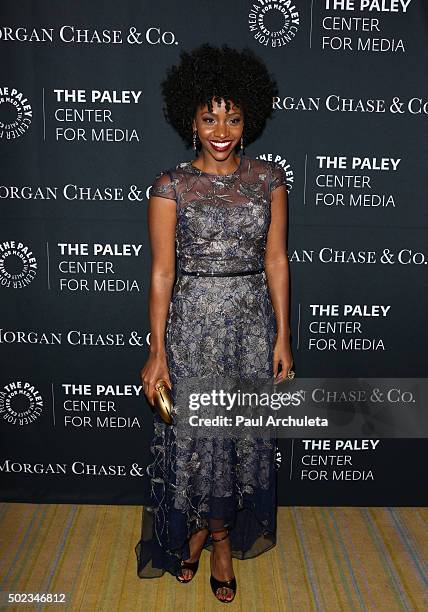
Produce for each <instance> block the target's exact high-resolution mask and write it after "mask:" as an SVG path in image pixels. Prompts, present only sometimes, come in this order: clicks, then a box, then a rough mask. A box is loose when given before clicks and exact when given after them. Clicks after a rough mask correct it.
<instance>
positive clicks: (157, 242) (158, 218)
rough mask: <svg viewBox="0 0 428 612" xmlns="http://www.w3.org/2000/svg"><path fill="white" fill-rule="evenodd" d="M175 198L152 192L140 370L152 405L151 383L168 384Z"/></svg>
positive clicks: (152, 384) (152, 386) (173, 273)
mask: <svg viewBox="0 0 428 612" xmlns="http://www.w3.org/2000/svg"><path fill="white" fill-rule="evenodd" d="M176 222H177V219H176V203H175V200H172V199H169V198H164V197H159V196H151V197H150V199H149V206H148V228H149V241H150V249H151V256H152V257H151V259H152V261H151V268H150V288H149V321H150V354H149V358H148V360H147V362H146V364H145V365H144V367H143V369H142V370H141V379H142V382H143V386H144V393H145V394H146V396H147V399H148V400H149V402H150V404H152V405H153V392H154V385H155V383H156V381H157V380H158V379H159V378H163V379H164V380H165V381H166V382H167V383H168V384H169V386H170V388H171V380H170V377H169V372H168V365H167V359H166V349H165V331H166V321H167V316H168V309H169V303H170V300H171V294H172V288H173V285H174V279H175V227H176Z"/></svg>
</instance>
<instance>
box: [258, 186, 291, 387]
mask: <svg viewBox="0 0 428 612" xmlns="http://www.w3.org/2000/svg"><path fill="white" fill-rule="evenodd" d="M287 208H288V198H287V189H286V187H285V185H280V186H279V187H277V188H276V189H274V190H273V191H272V200H271V223H270V227H269V232H268V236H267V242H266V251H265V271H266V279H267V283H268V286H269V293H270V296H271V300H272V306H273V308H274V311H275V318H276V323H277V331H278V333H277V338H276V343H275V350H274V363H273V366H274V376H275V377H277V376H278V364H279V363H280V362H281V366H282V372H281V374H280V377H279V380H283V379H284V378H285V376H286V375H287V372H288V370H289V369H290V368H291V366H292V363H293V358H292V356H291V349H290V320H289V263H288V253H287V246H286V234H287Z"/></svg>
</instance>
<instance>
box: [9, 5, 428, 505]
mask: <svg viewBox="0 0 428 612" xmlns="http://www.w3.org/2000/svg"><path fill="white" fill-rule="evenodd" d="M0 10H1V20H0V57H1V63H0V72H1V78H0V146H1V165H0V173H1V175H0V205H1V212H0V215H1V223H0V296H1V299H0V304H1V306H0V308H1V322H0V351H1V380H0V433H1V449H0V477H1V499H2V500H3V501H32V502H70V503H71V502H73V503H112V504H140V503H145V502H146V501H147V499H148V492H149V482H148V476H147V475H146V472H145V468H146V466H147V464H148V463H149V462H150V461H151V456H150V449H149V445H150V440H151V437H152V432H153V425H152V413H151V410H150V408H149V405H148V403H147V402H146V400H145V398H144V394H143V392H142V388H141V386H140V379H139V372H140V370H141V368H142V367H143V365H144V363H145V361H146V358H147V356H148V343H149V340H150V338H149V324H148V314H147V298H148V286H149V270H150V251H149V243H148V232H147V227H146V223H147V203H148V190H149V188H150V185H151V183H152V182H153V180H154V177H155V175H156V174H157V173H158V172H159V171H160V170H164V169H166V168H169V167H171V166H173V165H175V164H177V163H178V162H181V161H187V160H190V159H192V158H193V156H194V154H193V151H192V150H189V149H186V148H185V147H184V144H183V143H182V142H181V140H180V139H179V137H178V135H177V134H176V133H175V132H174V131H173V130H172V128H171V127H170V126H169V125H168V124H167V123H166V122H165V120H164V117H163V111H162V106H163V101H162V98H161V94H160V88H159V85H160V82H161V80H162V78H163V76H164V73H165V70H166V68H167V67H168V66H170V65H171V64H173V63H176V62H177V61H178V59H179V53H180V51H181V50H182V49H186V50H190V49H192V48H193V47H195V46H197V45H199V44H202V43H204V42H210V43H211V44H215V45H221V44H223V43H228V44H229V45H231V46H236V47H238V48H242V47H244V46H249V47H251V48H252V49H253V50H254V51H255V52H257V53H258V54H259V55H260V56H261V57H262V58H263V59H264V60H265V61H266V63H267V65H268V67H269V70H270V71H271V72H272V73H273V74H274V75H275V76H276V78H277V81H278V85H279V90H280V95H279V96H278V98H277V99H275V100H273V105H274V116H273V118H272V119H271V120H270V121H269V122H268V125H267V128H266V130H265V132H264V134H263V136H262V138H260V139H259V140H258V141H257V142H256V143H253V145H251V146H250V147H248V148H247V149H246V151H245V152H246V154H247V155H250V156H254V157H260V158H263V159H268V160H275V161H277V162H278V163H280V164H281V165H282V166H283V168H284V169H285V170H286V172H287V175H288V192H289V236H288V252H289V258H290V268H291V324H292V343H293V356H294V360H295V369H296V374H297V376H301V377H339V378H340V377H355V378H359V377H361V378H365V377H390V378H394V377H400V378H406V377H425V376H426V374H427V356H426V353H427V351H426V346H427V340H428V334H427V325H426V313H427V311H428V291H427V288H428V286H427V285H428V283H427V269H428V268H426V267H425V266H426V264H427V261H428V243H427V221H428V206H427V202H426V199H427V196H426V194H427V181H426V178H427V170H426V157H427V147H426V143H427V127H428V89H427V80H426V65H427V59H428V46H427V44H428V35H427V32H428V28H427V23H428V9H427V7H426V5H425V4H424V2H423V1H422V0H336V1H334V0H323V1H321V0H313V1H310V0H302V1H298V0H296V1H295V2H290V1H285V0H283V1H281V0H253V1H251V2H247V1H243V0H239V1H235V2H230V1H229V0H215V1H212V0H202V1H201V0H188V1H187V2H180V3H178V2H173V1H172V0H169V1H164V0H158V1H157V2H148V1H146V0H126V1H124V2H121V3H117V2H114V1H113V0H104V1H103V2H87V3H82V2H77V1H71V0H68V1H65V2H61V3H48V2H42V1H39V2H34V1H29V0H22V1H21V2H20V3H19V4H16V3H14V2H12V1H11V0H9V1H8V2H2V6H1V9H0ZM426 452H427V443H426V439H425V438H416V437H415V438H412V439H411V438H395V439H392V438H389V439H385V438H374V437H369V438H367V439H363V438H359V439H357V438H350V439H323V440H320V439H306V438H305V439H303V438H302V439H297V438H295V439H283V440H280V447H279V453H278V474H279V503H280V504H284V505H308V504H311V505H426V504H427V503H428V487H426V474H425V467H426Z"/></svg>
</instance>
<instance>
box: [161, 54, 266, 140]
mask: <svg viewBox="0 0 428 612" xmlns="http://www.w3.org/2000/svg"><path fill="white" fill-rule="evenodd" d="M161 91H162V95H163V98H164V100H165V106H164V107H163V112H164V116H165V118H166V120H167V122H168V123H170V124H171V125H172V127H173V128H174V129H175V130H176V131H177V132H178V133H179V135H180V136H181V137H182V139H183V140H184V142H185V143H186V146H187V147H191V146H192V137H193V129H192V121H193V119H194V117H195V115H196V110H197V108H198V106H204V105H205V104H207V105H208V109H209V111H210V112H212V102H211V100H212V98H214V99H215V101H216V102H219V103H221V100H222V99H223V100H224V101H225V103H226V111H229V109H230V104H229V100H232V102H234V104H235V105H236V106H239V108H240V109H241V110H242V112H243V114H244V132H243V136H244V142H245V145H248V144H251V143H252V142H254V141H255V140H256V138H257V137H258V136H259V135H260V134H261V133H262V131H263V129H264V127H265V124H266V120H267V119H268V118H269V117H270V116H271V115H272V112H273V110H272V107H273V97H274V96H277V95H278V86H277V83H276V81H275V79H274V78H273V77H272V75H271V74H269V72H268V70H267V67H266V65H265V64H264V62H263V60H261V59H260V58H259V57H258V56H257V55H255V53H254V52H253V51H252V50H251V49H250V48H248V47H245V48H244V49H243V50H242V51H238V50H237V49H233V48H231V47H229V45H227V44H224V45H222V47H214V46H212V45H210V44H209V43H205V44H203V45H200V46H199V47H196V48H195V49H193V50H192V51H190V52H187V51H181V53H180V62H179V64H178V65H177V66H171V67H170V68H168V70H167V73H166V77H165V79H164V80H163V81H162V83H161Z"/></svg>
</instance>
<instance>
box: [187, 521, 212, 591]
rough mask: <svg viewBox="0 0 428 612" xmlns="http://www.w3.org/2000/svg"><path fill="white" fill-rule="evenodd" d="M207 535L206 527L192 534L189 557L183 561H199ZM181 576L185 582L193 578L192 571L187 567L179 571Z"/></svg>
mask: <svg viewBox="0 0 428 612" xmlns="http://www.w3.org/2000/svg"><path fill="white" fill-rule="evenodd" d="M207 535H208V528H207V527H204V528H203V529H199V530H198V531H195V533H193V534H192V536H191V538H190V540H189V550H190V557H189V558H188V559H184V561H190V562H191V563H192V562H193V561H197V560H198V559H199V557H200V554H201V552H202V548H203V546H204V544H205V540H206V539H207ZM181 574H182V576H183V578H184V580H186V581H187V580H190V579H191V578H192V576H193V572H192V570H191V569H189V568H188V567H183V568H182V570H181Z"/></svg>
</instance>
